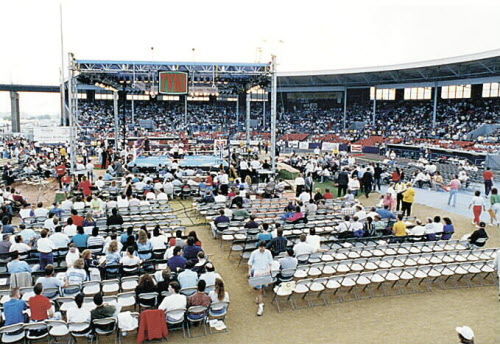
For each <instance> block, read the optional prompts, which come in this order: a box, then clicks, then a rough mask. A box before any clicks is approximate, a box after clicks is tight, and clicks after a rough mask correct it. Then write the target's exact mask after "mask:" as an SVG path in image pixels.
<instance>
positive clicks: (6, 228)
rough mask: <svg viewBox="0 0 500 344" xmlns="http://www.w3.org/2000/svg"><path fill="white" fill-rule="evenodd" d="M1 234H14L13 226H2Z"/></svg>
mask: <svg viewBox="0 0 500 344" xmlns="http://www.w3.org/2000/svg"><path fill="white" fill-rule="evenodd" d="M2 233H14V226H12V225H3V228H2Z"/></svg>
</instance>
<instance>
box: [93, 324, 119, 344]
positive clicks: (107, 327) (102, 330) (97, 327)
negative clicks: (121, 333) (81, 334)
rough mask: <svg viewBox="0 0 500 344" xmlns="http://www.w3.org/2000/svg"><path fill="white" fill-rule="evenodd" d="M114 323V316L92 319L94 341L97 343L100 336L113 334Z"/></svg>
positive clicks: (114, 330) (114, 329)
mask: <svg viewBox="0 0 500 344" xmlns="http://www.w3.org/2000/svg"><path fill="white" fill-rule="evenodd" d="M116 325H117V320H116V319H115V318H103V319H94V320H93V321H92V326H93V328H94V334H95V338H96V343H99V338H100V337H107V336H112V335H114V334H115V332H116Z"/></svg>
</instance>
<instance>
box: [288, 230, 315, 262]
mask: <svg viewBox="0 0 500 344" xmlns="http://www.w3.org/2000/svg"><path fill="white" fill-rule="evenodd" d="M306 240H307V236H306V235H305V234H301V235H300V241H299V242H298V243H296V244H295V245H294V246H293V253H295V257H297V256H299V255H302V254H311V253H313V252H314V247H312V246H311V245H310V244H308V243H307V242H306Z"/></svg>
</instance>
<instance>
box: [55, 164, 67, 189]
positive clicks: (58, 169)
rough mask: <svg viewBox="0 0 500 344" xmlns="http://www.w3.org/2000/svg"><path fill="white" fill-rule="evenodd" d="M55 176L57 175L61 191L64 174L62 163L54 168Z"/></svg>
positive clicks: (64, 168) (64, 166) (64, 167)
mask: <svg viewBox="0 0 500 344" xmlns="http://www.w3.org/2000/svg"><path fill="white" fill-rule="evenodd" d="M56 174H57V181H58V182H59V189H62V182H61V179H62V177H63V176H64V175H65V174H66V165H64V163H61V164H60V165H58V166H56Z"/></svg>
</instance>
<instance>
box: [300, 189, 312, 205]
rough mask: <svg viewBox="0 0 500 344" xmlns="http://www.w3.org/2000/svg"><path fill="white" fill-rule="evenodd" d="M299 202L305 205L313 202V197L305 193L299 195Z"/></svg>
mask: <svg viewBox="0 0 500 344" xmlns="http://www.w3.org/2000/svg"><path fill="white" fill-rule="evenodd" d="M299 200H300V201H301V202H302V203H304V204H305V203H307V202H309V201H310V200H311V195H310V194H309V193H308V192H305V191H304V192H302V193H301V194H300V195H299Z"/></svg>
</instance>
